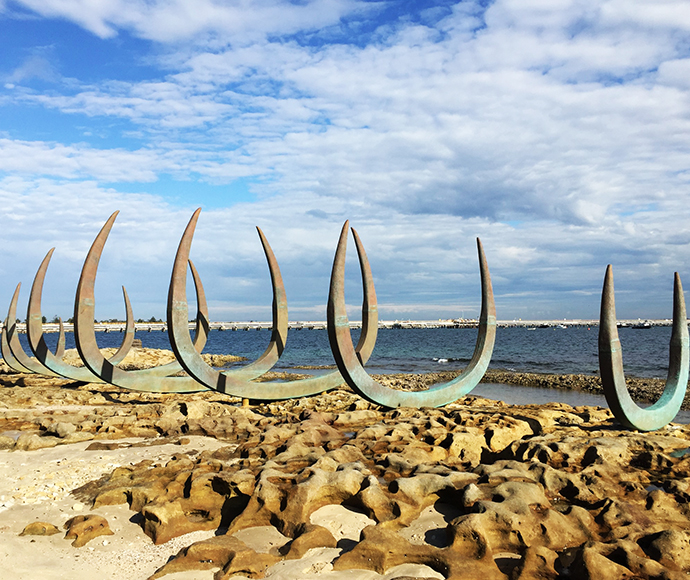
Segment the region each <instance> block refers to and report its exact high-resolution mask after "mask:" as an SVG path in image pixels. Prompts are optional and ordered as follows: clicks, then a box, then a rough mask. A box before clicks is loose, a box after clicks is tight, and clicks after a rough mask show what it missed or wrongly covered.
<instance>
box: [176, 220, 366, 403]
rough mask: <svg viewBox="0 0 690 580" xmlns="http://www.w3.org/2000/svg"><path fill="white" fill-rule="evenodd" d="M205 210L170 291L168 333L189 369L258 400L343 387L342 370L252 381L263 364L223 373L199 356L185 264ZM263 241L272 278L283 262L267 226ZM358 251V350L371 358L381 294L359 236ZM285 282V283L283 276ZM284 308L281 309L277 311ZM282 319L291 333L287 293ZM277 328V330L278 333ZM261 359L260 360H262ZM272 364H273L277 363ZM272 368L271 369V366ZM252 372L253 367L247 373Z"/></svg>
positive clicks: (184, 243) (278, 305)
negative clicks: (361, 293) (191, 323)
mask: <svg viewBox="0 0 690 580" xmlns="http://www.w3.org/2000/svg"><path fill="white" fill-rule="evenodd" d="M200 211H201V209H197V210H196V211H195V212H194V215H192V218H191V219H190V220H189V224H188V225H187V228H186V229H185V232H184V234H183V235H182V239H181V240H180V245H179V247H178V250H177V255H176V257H175V264H174V266H173V273H172V277H171V280H170V290H169V292H168V311H167V314H168V332H169V335H170V344H171V345H172V348H173V351H174V352H175V356H176V357H177V359H178V360H179V361H180V362H181V363H182V365H183V366H184V367H185V369H186V370H187V372H188V373H189V374H190V375H191V376H193V377H195V378H196V379H197V380H198V381H199V382H201V383H203V384H204V385H206V386H208V387H210V388H212V389H215V390H217V391H220V392H222V393H226V394H229V395H235V396H238V397H244V398H247V399H257V400H279V399H290V398H296V397H304V396H308V395H314V394H317V393H321V392H323V391H326V390H329V389H332V388H335V387H337V386H338V385H340V384H342V383H343V377H342V376H341V375H340V373H338V372H332V373H328V374H326V375H322V376H317V377H313V378H309V379H302V380H297V381H288V382H280V383H275V382H262V383H252V382H249V379H250V378H254V377H256V376H258V375H257V374H256V370H257V369H261V368H264V367H265V365H264V364H263V363H262V365H261V366H259V365H257V363H252V364H250V365H247V366H246V367H243V368H240V369H238V370H230V371H226V372H219V371H217V370H215V369H214V368H212V367H211V366H209V365H208V364H206V362H205V361H204V360H203V359H202V358H201V356H199V353H198V352H196V351H195V350H194V349H193V348H192V344H191V339H190V336H189V329H188V328H187V324H186V321H187V316H188V308H187V296H186V281H187V269H186V267H185V264H186V263H187V261H188V260H189V252H190V249H191V244H192V238H193V237H194V230H195V228H196V223H197V220H198V218H199V213H200ZM257 230H258V232H259V236H260V238H261V243H262V244H263V247H264V251H265V253H266V258H267V259H268V262H269V266H271V265H272V264H273V266H272V267H271V279H272V280H274V284H275V278H277V277H279V276H280V270H279V269H278V264H277V261H276V260H275V256H274V255H273V252H272V251H271V248H270V246H269V245H268V242H267V241H266V238H265V237H264V235H263V232H262V231H261V229H259V228H257ZM357 250H358V252H359V260H360V267H361V269H362V280H363V288H364V300H363V303H362V333H361V335H360V340H359V343H358V345H357V353H358V356H359V357H360V360H361V361H362V364H364V363H366V361H367V360H368V359H369V356H370V355H371V352H372V351H373V349H374V344H375V343H376V334H377V332H378V310H377V306H376V293H375V291H374V283H373V277H372V275H371V269H370V268H369V262H368V260H367V257H366V253H365V252H364V248H363V246H362V245H361V242H360V241H359V240H357ZM280 286H281V287H282V279H281V283H280ZM277 311H278V314H277ZM276 316H278V317H279V318H281V317H283V316H284V320H285V323H286V326H285V337H286V336H287V302H286V299H285V293H284V291H283V293H282V294H280V295H279V300H277V299H276V295H275V293H274V301H273V317H274V320H275V319H276ZM275 334H276V331H275V330H274V336H275ZM285 337H282V336H281V339H280V341H276V345H277V346H278V351H277V354H278V356H280V354H281V353H282V351H283V348H284V345H285ZM269 350H271V347H269V349H267V350H266V352H265V353H264V354H263V355H262V357H261V358H260V359H259V361H261V360H262V359H263V358H264V357H265V356H266V354H267V353H268V352H269ZM259 361H257V362H259ZM271 366H272V365H271ZM266 370H267V369H266ZM247 371H250V372H247ZM264 372H265V371H264Z"/></svg>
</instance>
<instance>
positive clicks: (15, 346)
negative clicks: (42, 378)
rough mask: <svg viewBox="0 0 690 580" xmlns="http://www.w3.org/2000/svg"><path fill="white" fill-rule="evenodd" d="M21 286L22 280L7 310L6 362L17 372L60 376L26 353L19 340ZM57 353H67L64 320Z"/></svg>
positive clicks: (4, 341)
mask: <svg viewBox="0 0 690 580" xmlns="http://www.w3.org/2000/svg"><path fill="white" fill-rule="evenodd" d="M21 287H22V284H21V282H20V283H19V284H17V287H16V288H15V290H14V294H13V295H12V300H10V307H9V310H8V311H7V318H6V319H5V328H4V329H3V336H2V347H3V351H2V355H3V358H5V362H6V363H7V364H8V366H10V368H12V370H15V371H17V372H20V373H36V374H39V375H46V376H49V377H60V375H59V374H57V373H55V372H53V371H51V370H50V369H49V368H48V367H46V366H45V365H44V364H43V363H42V362H41V361H39V360H38V359H36V358H34V357H32V356H29V355H28V354H26V352H25V351H24V347H23V346H22V344H21V343H20V342H19V335H18V333H17V324H16V322H14V321H15V320H17V301H18V300H19V289H20V288H21ZM10 321H11V322H10ZM8 322H9V324H8ZM55 355H56V356H59V357H60V358H62V357H63V356H64V355H65V330H64V328H63V326H62V322H61V323H60V336H59V338H58V344H57V349H56V352H55ZM22 369H24V370H22ZM60 378H62V377H60Z"/></svg>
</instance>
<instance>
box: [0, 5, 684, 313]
mask: <svg viewBox="0 0 690 580" xmlns="http://www.w3.org/2000/svg"><path fill="white" fill-rule="evenodd" d="M689 183H690V7H689V6H688V4H687V3H686V2H683V1H675V0H668V1H665V0H650V1H646V0H495V1H493V2H492V1H486V0H479V1H472V0H468V1H464V2H454V1H446V0H438V1H433V0H422V1H419V0H418V1H407V0H397V1H368V0H292V1H286V0H251V1H249V0H233V1H231V0H195V2H188V1H186V0H0V204H1V205H0V208H1V209H0V215H1V216H2V222H1V223H2V227H0V241H1V243H2V252H0V280H2V284H1V285H0V305H1V304H9V300H10V298H11V295H12V292H13V291H14V288H15V285H16V284H17V283H18V282H21V283H22V294H21V295H20V303H19V311H20V313H23V312H25V309H26V300H27V297H28V291H29V289H30V286H31V283H32V280H33V277H34V275H35V272H36V270H37V268H38V266H39V264H40V261H41V260H42V258H43V256H44V255H45V254H46V253H47V252H48V250H49V249H50V248H51V247H55V248H56V250H55V254H54V256H53V260H52V263H51V267H50V269H49V271H48V275H47V278H46V284H45V289H44V294H43V313H44V314H45V315H46V316H47V317H48V318H52V317H53V316H54V315H59V316H62V317H63V318H68V317H70V316H71V315H72V312H73V308H74V306H73V303H74V293H75V289H76V284H77V281H78V277H79V272H80V270H81V266H82V263H83V260H84V258H85V256H86V252H87V251H88V248H89V246H90V244H91V242H92V241H93V239H94V237H95V235H96V234H97V232H98V230H99V229H100V227H101V226H102V225H103V223H105V221H106V219H107V218H108V216H109V215H110V214H111V213H112V212H114V211H118V210H119V212H120V213H119V215H118V218H117V220H116V222H115V225H114V227H113V231H112V234H111V236H110V239H109V241H108V243H107V245H106V248H105V251H104V254H103V257H102V259H101V263H100V270H99V276H98V280H97V284H96V316H97V318H122V316H123V312H124V310H123V306H122V299H121V286H122V285H125V286H126V287H127V290H128V292H129V295H130V298H131V300H132V306H133V309H134V315H135V318H145V319H147V318H149V317H150V316H155V317H164V316H165V305H166V297H167V288H168V284H169V281H170V272H171V268H172V262H173V260H174V256H175V251H176V248H177V244H178V242H179V239H180V236H181V235H182V232H183V230H184V227H185V225H186V223H187V221H188V220H189V218H190V217H191V215H192V212H193V211H194V210H195V209H196V208H198V207H201V208H202V212H201V217H200V219H199V223H198V226H197V233H196V236H195V239H194V243H193V245H192V254H191V256H192V259H193V260H194V262H195V264H196V266H197V268H198V270H199V272H200V275H201V277H202V280H203V282H204V286H205V289H206V293H207V297H208V300H209V307H210V315H211V319H212V320H219V321H231V320H237V321H243V320H268V319H269V318H270V312H271V290H270V280H269V276H268V270H267V267H266V263H265V260H264V258H263V254H262V250H261V245H260V243H259V238H258V236H257V234H256V230H255V227H256V226H259V227H261V228H262V230H263V232H264V233H265V234H266V236H267V238H268V240H269V241H270V243H271V245H272V247H273V251H274V252H275V255H276V257H277V259H278V262H279V264H280V267H281V272H282V275H283V279H284V281H285V287H286V291H287V297H288V305H289V312H290V319H291V320H324V319H325V304H326V300H327V295H328V284H329V276H330V269H331V265H332V259H333V253H334V251H335V245H336V243H337V240H338V236H339V233H340V229H341V227H342V225H343V223H344V222H345V220H350V224H351V225H352V226H353V227H354V228H355V229H357V231H358V233H359V234H360V236H361V238H362V241H363V242H364V245H365V248H366V250H367V253H368V256H369V259H370V261H371V266H372V270H373V274H374V280H375V283H376V290H377V295H378V302H379V311H380V317H381V318H382V319H385V320H404V319H417V320H435V319H438V318H444V319H445V318H458V317H464V318H471V317H476V316H477V315H478V312H479V273H478V264H477V253H476V242H475V239H476V238H477V237H479V238H480V239H481V240H482V243H483V245H484V249H485V251H486V256H487V260H488V264H489V268H490V271H491V275H492V280H493V287H494V292H495V295H496V307H497V317H498V319H499V320H512V319H518V318H521V319H561V318H567V319H573V318H586V319H595V318H598V316H599V301H600V294H601V286H602V282H603V277H604V272H605V269H606V265H607V264H612V265H613V269H614V275H615V284H616V304H617V312H618V316H619V318H638V317H639V318H669V317H670V316H671V305H672V287H673V272H674V271H678V272H679V273H680V275H681V277H682V278H683V277H684V278H686V280H687V284H689V285H690V259H689V258H690V225H689V220H688V217H689V214H690V212H689V211H688V191H689V190H688V185H689ZM347 268H348V269H347V283H346V299H347V303H348V308H349V312H350V313H351V317H352V318H354V319H357V318H359V314H358V311H359V301H360V300H361V282H360V275H359V272H358V269H357V263H356V257H355V252H354V246H353V244H352V242H350V250H349V254H348V266H347ZM20 316H21V317H22V318H23V315H21V314H20Z"/></svg>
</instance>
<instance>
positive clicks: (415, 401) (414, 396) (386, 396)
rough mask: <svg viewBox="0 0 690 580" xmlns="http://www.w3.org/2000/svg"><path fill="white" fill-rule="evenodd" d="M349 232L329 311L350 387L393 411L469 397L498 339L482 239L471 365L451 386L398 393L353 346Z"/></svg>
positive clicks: (340, 250)
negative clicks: (347, 302)
mask: <svg viewBox="0 0 690 580" xmlns="http://www.w3.org/2000/svg"><path fill="white" fill-rule="evenodd" d="M347 232H348V222H345V225H344V226H343V229H342V232H341V234H340V241H339V243H338V250H337V251H336V254H335V259H334V260H333V271H332V273H331V287H330V292H329V295H328V310H327V323H328V339H329V341H330V343H331V349H332V351H333V356H334V358H335V360H336V363H337V365H338V369H339V370H340V372H341V373H342V375H343V377H344V378H345V380H346V381H347V384H348V385H350V386H351V387H352V388H353V389H354V390H355V391H356V392H357V393H358V394H360V395H361V396H362V397H364V398H365V399H367V400H368V401H371V402H373V403H377V404H379V405H384V406H386V407H391V408H394V407H417V408H419V407H440V406H442V405H445V404H447V403H450V402H452V401H455V400H456V399H458V398H460V397H462V396H464V395H466V394H467V393H469V392H470V391H471V390H472V389H473V388H474V387H475V386H477V384H478V383H479V381H480V380H481V378H482V377H483V376H484V373H485V372H486V369H487V368H488V366H489V362H490V360H491V354H492V352H493V348H494V342H495V339H496V308H495V305H494V295H493V289H492V287H491V277H490V275H489V267H488V266H487V264H486V257H485V256H484V250H483V248H482V244H481V242H480V241H479V239H477V249H478V252H479V269H480V273H481V286H482V308H481V314H480V317H479V334H478V336H477V343H476V346H475V349H474V354H473V355H472V359H471V361H470V363H469V365H468V366H467V368H466V369H465V370H464V371H462V373H460V375H459V376H458V377H456V378H455V379H453V380H452V381H449V382H447V383H442V384H437V385H432V386H431V387H429V388H428V389H426V390H424V391H398V390H395V389H391V388H389V387H385V386H383V385H381V384H380V383H377V382H376V381H374V380H373V379H372V378H371V377H370V376H369V375H368V374H367V372H366V371H365V370H364V367H363V366H362V364H361V362H360V360H359V358H358V356H357V353H356V352H355V349H354V348H353V346H352V338H351V336H350V325H349V322H348V319H347V311H346V310H345V292H344V287H345V253H346V250H347ZM352 233H353V235H354V237H355V240H358V239H359V236H358V235H357V232H355V230H354V229H353V230H352Z"/></svg>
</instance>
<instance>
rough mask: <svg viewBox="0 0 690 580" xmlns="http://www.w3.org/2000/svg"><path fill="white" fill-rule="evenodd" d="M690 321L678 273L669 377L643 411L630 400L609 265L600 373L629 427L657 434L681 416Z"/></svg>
mask: <svg viewBox="0 0 690 580" xmlns="http://www.w3.org/2000/svg"><path fill="white" fill-rule="evenodd" d="M689 360H690V356H689V347H688V322H687V314H686V311H685V298H684V296H683V287H682V285H681V282H680V276H679V275H678V272H676V273H675V275H674V283H673V329H672V331H671V344H670V348H669V363H668V376H667V379H666V386H665V387H664V392H663V393H662V395H661V397H660V398H659V400H658V401H657V402H656V403H654V404H653V405H652V406H651V407H647V408H646V409H643V408H642V407H640V406H639V405H637V403H635V401H633V400H632V398H631V397H630V393H628V389H627V387H626V386H625V373H624V372H623V350H622V348H621V343H620V340H619V338H618V328H617V324H616V304H615V295H614V290H613V268H612V267H611V265H610V264H609V266H608V267H607V268H606V276H605V277H604V288H603V290H602V293H601V315H600V319H599V372H600V373H601V382H602V385H603V387H604V395H605V396H606V401H607V402H608V405H609V408H610V409H611V412H612V413H613V415H614V417H615V418H616V419H617V420H618V421H619V422H620V423H622V424H623V425H625V426H626V427H629V428H631V429H638V430H640V431H655V430H657V429H661V428H662V427H664V426H665V425H668V424H669V423H670V422H671V421H673V419H674V418H675V417H676V415H677V414H678V411H679V410H680V407H681V405H682V404H683V399H684V398H685V391H686V389H687V386H688V369H689V367H690V363H689Z"/></svg>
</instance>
